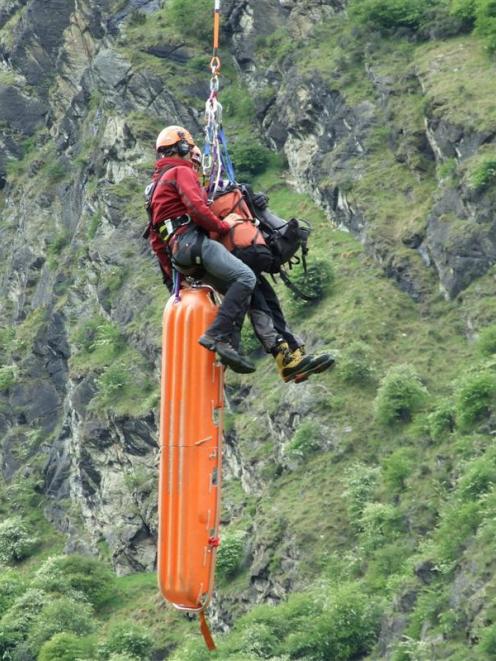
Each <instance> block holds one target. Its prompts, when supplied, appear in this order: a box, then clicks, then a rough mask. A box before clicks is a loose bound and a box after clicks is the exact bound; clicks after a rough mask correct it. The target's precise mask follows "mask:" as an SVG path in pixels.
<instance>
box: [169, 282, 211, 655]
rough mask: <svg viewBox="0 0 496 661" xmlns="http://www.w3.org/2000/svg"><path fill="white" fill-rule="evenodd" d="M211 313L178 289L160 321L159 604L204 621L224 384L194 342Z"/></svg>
mask: <svg viewBox="0 0 496 661" xmlns="http://www.w3.org/2000/svg"><path fill="white" fill-rule="evenodd" d="M216 313H217V305H216V303H215V300H214V296H213V290H212V289H210V288H209V287H205V286H201V287H196V288H191V289H183V290H181V298H180V300H179V301H176V300H175V299H174V298H171V299H170V300H169V302H168V303H167V305H166V307H165V310H164V316H163V352H162V385H161V410H160V450H161V457H160V482H159V529H158V580H159V586H160V590H161V592H162V595H163V596H164V597H165V599H167V600H168V601H170V602H172V604H174V606H176V608H179V609H181V610H187V611H195V612H198V613H200V616H201V617H202V618H204V616H203V609H204V608H205V606H206V605H207V603H208V601H209V600H210V597H211V593H212V589H213V580H214V570H215V556H216V547H217V546H218V544H219V537H218V528H219V510H220V480H221V460H222V413H223V407H224V400H223V397H224V382H223V367H222V366H221V365H219V364H218V363H217V362H216V358H215V354H214V353H213V352H211V351H208V350H207V349H205V348H204V347H202V346H201V345H200V344H198V338H199V337H200V335H201V334H202V333H203V332H204V331H205V329H206V328H207V327H208V326H209V325H210V323H211V322H212V321H213V319H214V317H215V316H216ZM203 623H204V619H202V624H203ZM204 635H205V634H204ZM207 644H208V641H207Z"/></svg>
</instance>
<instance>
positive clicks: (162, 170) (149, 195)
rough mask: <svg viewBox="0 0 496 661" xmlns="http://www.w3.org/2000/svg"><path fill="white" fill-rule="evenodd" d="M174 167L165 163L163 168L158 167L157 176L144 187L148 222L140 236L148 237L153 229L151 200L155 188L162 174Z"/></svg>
mask: <svg viewBox="0 0 496 661" xmlns="http://www.w3.org/2000/svg"><path fill="white" fill-rule="evenodd" d="M174 167H176V166H175V165H166V166H164V167H163V168H160V170H159V173H158V177H157V178H156V179H155V181H152V182H151V184H148V186H147V187H146V188H145V196H146V202H145V209H146V213H147V214H148V224H147V226H146V229H145V231H144V232H143V234H142V237H143V238H144V239H148V237H149V236H150V234H151V231H152V230H153V216H152V200H153V196H154V194H155V190H156V188H157V186H158V185H159V183H160V182H161V181H162V177H163V176H164V174H165V173H166V172H168V171H169V170H171V169H172V168H174Z"/></svg>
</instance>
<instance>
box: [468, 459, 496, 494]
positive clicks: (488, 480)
mask: <svg viewBox="0 0 496 661" xmlns="http://www.w3.org/2000/svg"><path fill="white" fill-rule="evenodd" d="M495 484H496V457H495V453H494V451H488V452H486V453H485V454H484V455H482V456H481V457H477V459H474V460H472V461H471V462H470V463H469V464H468V465H467V466H466V468H465V472H464V474H463V475H462V476H461V477H460V480H459V489H460V494H461V496H462V498H463V499H464V500H468V499H477V498H479V497H480V496H482V495H483V494H485V493H487V492H488V491H489V490H490V489H492V487H493V486H494V485H495Z"/></svg>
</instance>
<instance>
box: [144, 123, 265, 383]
mask: <svg viewBox="0 0 496 661" xmlns="http://www.w3.org/2000/svg"><path fill="white" fill-rule="evenodd" d="M194 147H195V144H194V141H193V138H192V137H191V134H190V133H189V131H187V130H186V129H184V128H182V127H180V126H168V127H166V128H165V129H163V131H161V132H160V134H159V136H158V138H157V142H156V150H157V157H158V158H157V161H156V163H155V171H154V173H153V177H152V184H151V185H150V187H149V189H148V191H147V193H146V194H147V197H148V201H149V215H150V224H149V237H150V244H151V247H152V249H153V251H154V252H155V253H156V255H157V257H158V259H159V262H160V265H161V268H162V271H163V272H164V278H165V279H166V280H167V279H169V281H171V280H172V270H171V262H172V265H173V266H174V268H175V269H176V270H177V271H179V272H180V273H183V274H185V275H191V276H193V277H195V278H200V277H201V279H202V280H203V281H204V282H206V283H208V284H211V285H212V286H213V287H215V288H216V289H218V290H219V291H221V292H222V293H223V294H224V299H223V301H222V304H221V305H220V307H219V311H218V314H217V317H216V318H215V320H214V322H213V323H212V324H211V325H210V327H209V328H207V330H206V331H205V333H204V334H203V335H202V336H201V337H200V338H199V342H200V344H201V345H202V346H204V347H205V348H206V349H208V350H209V351H216V352H217V354H218V355H219V356H220V358H221V360H222V362H223V363H224V364H225V365H227V366H229V367H231V369H233V370H234V371H235V372H241V373H249V372H254V371H255V366H254V365H253V364H252V363H250V362H249V361H248V360H247V359H246V358H245V357H243V356H241V355H240V354H239V353H238V351H237V349H236V348H235V347H234V346H233V337H235V336H237V335H238V334H239V329H240V328H241V326H242V323H243V319H244V316H245V314H246V312H247V310H248V306H249V303H250V298H251V295H252V293H253V290H254V288H255V285H256V277H255V274H254V273H253V271H252V270H251V269H250V268H249V267H248V266H247V265H246V264H244V263H243V262H242V261H241V260H239V259H237V258H236V257H234V255H232V254H231V253H230V252H229V251H228V250H226V248H225V247H224V246H223V245H222V244H221V243H219V242H218V241H213V240H211V239H210V238H209V236H208V233H209V232H216V233H217V234H218V235H219V236H222V235H224V234H226V233H228V232H229V230H230V225H229V223H228V222H226V221H223V220H220V219H219V218H218V217H217V216H216V215H215V214H213V213H212V211H210V209H209V208H208V206H207V203H206V195H205V193H204V191H203V190H202V188H201V186H200V184H199V182H198V179H197V176H196V174H195V171H194V169H193V163H192V162H191V151H192V149H193V148H194Z"/></svg>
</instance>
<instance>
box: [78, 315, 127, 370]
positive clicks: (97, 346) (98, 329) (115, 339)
mask: <svg viewBox="0 0 496 661" xmlns="http://www.w3.org/2000/svg"><path fill="white" fill-rule="evenodd" d="M73 342H74V345H75V346H76V347H77V349H78V352H79V353H85V354H94V356H93V357H94V359H95V362H98V363H99V364H101V365H108V364H110V363H111V362H112V360H113V359H114V358H115V357H116V356H117V355H118V354H119V352H120V351H121V350H122V348H123V346H124V338H123V337H122V335H121V331H120V329H119V327H118V326H117V325H115V324H113V323H112V322H109V321H107V320H105V319H102V318H101V317H93V318H91V319H87V320H85V321H83V322H82V323H81V325H80V326H79V327H78V328H77V330H76V331H75V333H74V337H73Z"/></svg>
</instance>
